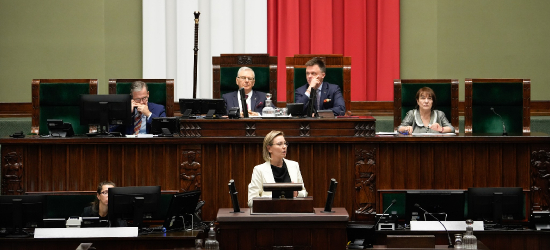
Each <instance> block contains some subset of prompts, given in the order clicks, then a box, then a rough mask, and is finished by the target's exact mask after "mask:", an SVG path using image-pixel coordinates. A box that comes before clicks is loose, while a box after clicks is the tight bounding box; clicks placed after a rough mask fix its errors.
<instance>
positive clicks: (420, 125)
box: [397, 87, 455, 135]
mask: <svg viewBox="0 0 550 250" xmlns="http://www.w3.org/2000/svg"><path fill="white" fill-rule="evenodd" d="M436 103H437V102H436V97H435V93H434V91H433V90H432V89H431V88H428V87H423V88H421V89H419V90H418V92H416V104H417V105H416V108H415V109H413V110H410V111H409V112H407V115H406V116H405V118H404V119H403V121H402V122H401V125H399V127H398V128H397V131H398V132H399V133H402V134H408V135H410V134H412V133H454V131H455V128H454V127H453V126H452V125H451V123H450V122H449V120H447V118H446V117H445V113H444V112H443V111H440V110H436V109H435V106H436Z"/></svg>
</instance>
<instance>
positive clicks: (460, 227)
mask: <svg viewBox="0 0 550 250" xmlns="http://www.w3.org/2000/svg"><path fill="white" fill-rule="evenodd" d="M441 223H443V225H445V227H446V228H447V230H448V231H466V221H442V222H441ZM483 230H484V228H483V221H477V220H476V221H474V231H483ZM411 231H445V229H444V228H443V226H442V225H441V224H440V223H439V222H438V221H411Z"/></svg>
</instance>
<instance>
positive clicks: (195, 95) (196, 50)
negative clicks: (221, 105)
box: [193, 11, 201, 99]
mask: <svg viewBox="0 0 550 250" xmlns="http://www.w3.org/2000/svg"><path fill="white" fill-rule="evenodd" d="M200 14H201V13H200V12H198V11H195V48H194V49H193V50H194V51H195V57H194V59H193V64H194V66H193V99H196V98H197V60H198V59H197V57H198V55H199V16H200Z"/></svg>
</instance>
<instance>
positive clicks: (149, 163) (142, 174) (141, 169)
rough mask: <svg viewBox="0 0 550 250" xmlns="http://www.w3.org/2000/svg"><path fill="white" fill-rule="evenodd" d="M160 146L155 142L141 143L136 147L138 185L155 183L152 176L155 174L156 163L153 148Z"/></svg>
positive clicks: (136, 177)
mask: <svg viewBox="0 0 550 250" xmlns="http://www.w3.org/2000/svg"><path fill="white" fill-rule="evenodd" d="M158 146H159V145H158V144H154V145H139V146H137V147H136V151H137V154H136V155H135V156H134V157H135V160H136V171H135V179H136V185H137V186H152V185H153V182H152V178H151V177H152V176H153V171H154V167H155V165H156V163H155V157H154V156H153V150H154V148H155V147H158ZM155 185H157V184H155Z"/></svg>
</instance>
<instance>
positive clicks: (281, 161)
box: [248, 130, 307, 207]
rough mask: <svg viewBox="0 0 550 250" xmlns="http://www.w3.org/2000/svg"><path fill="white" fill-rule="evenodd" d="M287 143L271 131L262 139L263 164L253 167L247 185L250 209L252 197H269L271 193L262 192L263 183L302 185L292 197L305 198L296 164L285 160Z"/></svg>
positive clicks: (281, 133) (279, 135)
mask: <svg viewBox="0 0 550 250" xmlns="http://www.w3.org/2000/svg"><path fill="white" fill-rule="evenodd" d="M287 149H288V142H286V141H285V137H284V133H283V132H282V131H276V130H273V131H271V132H269V134H267V135H266V136H265V138H264V144H263V158H264V160H265V163H263V164H260V165H257V166H255V167H254V171H253V172H252V180H250V184H248V206H249V207H252V199H253V198H254V197H271V192H264V191H263V188H262V186H263V184H264V183H285V182H286V183H302V190H301V191H298V192H295V193H294V197H307V191H306V188H305V187H304V184H303V182H304V181H303V180H302V174H301V172H300V166H299V165H298V162H295V161H291V160H288V159H285V157H286V153H287Z"/></svg>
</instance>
